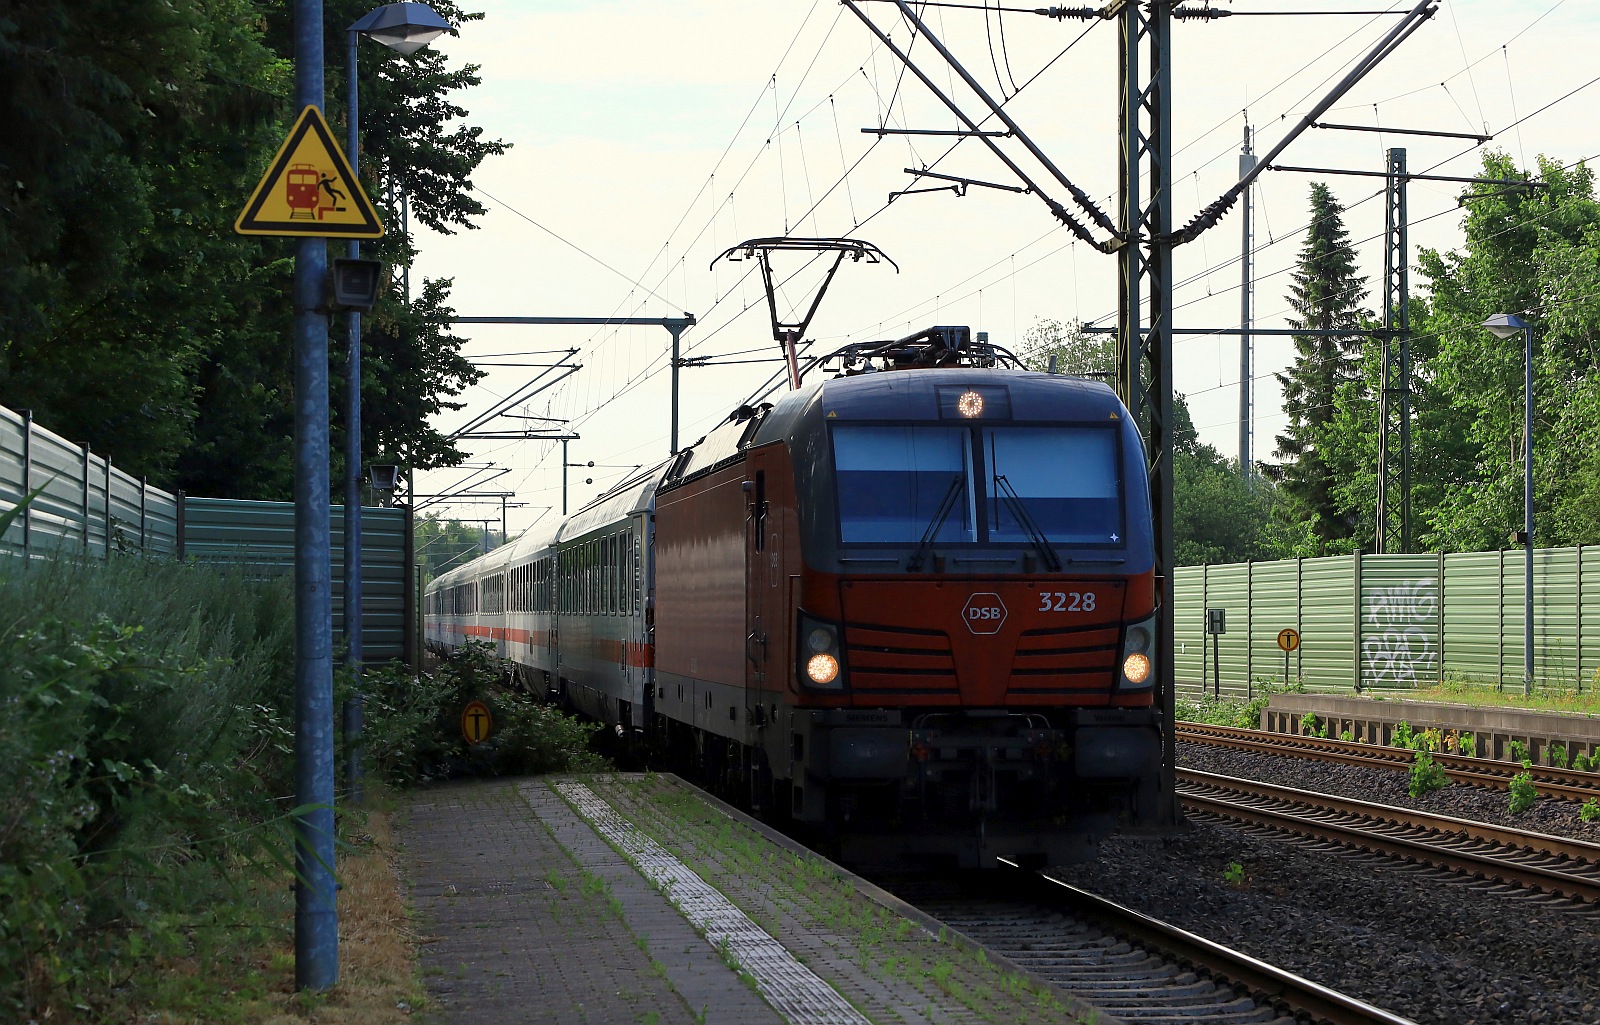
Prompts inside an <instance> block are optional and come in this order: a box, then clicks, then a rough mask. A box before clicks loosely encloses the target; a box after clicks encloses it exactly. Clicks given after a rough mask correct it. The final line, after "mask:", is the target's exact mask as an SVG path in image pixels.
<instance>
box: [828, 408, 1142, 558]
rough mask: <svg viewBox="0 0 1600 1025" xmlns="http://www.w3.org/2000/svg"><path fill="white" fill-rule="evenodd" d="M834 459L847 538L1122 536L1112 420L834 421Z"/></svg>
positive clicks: (1089, 541) (1080, 541)
mask: <svg viewBox="0 0 1600 1025" xmlns="http://www.w3.org/2000/svg"><path fill="white" fill-rule="evenodd" d="M833 460H834V473H835V480H836V486H837V492H838V496H839V540H840V541H841V542H842V543H844V544H917V543H919V542H920V541H922V539H923V538H924V537H926V536H929V535H930V534H931V537H932V539H933V541H934V542H936V543H941V544H951V543H961V542H968V543H973V542H979V543H982V542H989V543H997V544H1009V543H1023V544H1025V543H1027V542H1028V541H1029V540H1030V535H1031V530H1037V531H1038V532H1039V533H1040V534H1042V535H1043V536H1044V537H1045V538H1046V539H1047V540H1049V541H1051V542H1054V543H1057V544H1074V545H1117V544H1119V543H1121V542H1122V539H1123V507H1122V505H1123V503H1122V488H1121V474H1120V473H1119V469H1118V451H1117V434H1116V431H1115V429H1114V428H1111V427H1098V426H1095V427H1066V426H1037V427H1035V426H1010V425H1008V426H1004V427H999V426H988V425H984V426H978V425H974V426H972V427H954V426H944V425H940V426H932V425H925V424H916V425H896V426H867V425H859V426H857V425H848V426H846V425H839V426H837V427H835V428H834V430H833ZM980 509H981V510H982V513H983V515H982V516H981V517H980V516H979V515H978V512H979V510H980Z"/></svg>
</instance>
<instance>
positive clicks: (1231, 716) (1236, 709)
mask: <svg viewBox="0 0 1600 1025" xmlns="http://www.w3.org/2000/svg"><path fill="white" fill-rule="evenodd" d="M1269 696H1270V695H1268V694H1262V695H1261V696H1260V697H1258V698H1255V699H1254V700H1252V701H1240V700H1239V699H1237V698H1213V697H1211V696H1210V695H1209V694H1201V695H1199V696H1197V697H1194V698H1189V697H1184V696H1182V695H1180V696H1179V697H1178V699H1177V702H1176V715H1177V717H1178V718H1179V719H1182V720H1186V721H1188V722H1203V723H1208V724H1210V725H1212V726H1233V727H1235V728H1237V729H1242V730H1255V729H1260V728H1261V710H1262V709H1263V708H1265V707H1266V705H1267V699H1268V698H1269Z"/></svg>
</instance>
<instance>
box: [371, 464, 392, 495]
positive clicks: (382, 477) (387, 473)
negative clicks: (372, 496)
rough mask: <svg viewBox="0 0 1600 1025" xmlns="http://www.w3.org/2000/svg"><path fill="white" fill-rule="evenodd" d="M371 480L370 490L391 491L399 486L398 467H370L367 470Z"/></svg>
mask: <svg viewBox="0 0 1600 1025" xmlns="http://www.w3.org/2000/svg"><path fill="white" fill-rule="evenodd" d="M367 472H368V474H369V475H370V477H371V479H372V490H374V491H393V490H394V489H395V488H397V487H398V486H399V485H400V467H398V466H392V465H380V466H371V467H368V469H367Z"/></svg>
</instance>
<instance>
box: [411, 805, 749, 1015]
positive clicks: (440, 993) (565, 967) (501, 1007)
mask: <svg viewBox="0 0 1600 1025" xmlns="http://www.w3.org/2000/svg"><path fill="white" fill-rule="evenodd" d="M520 786H521V787H522V788H523V789H524V790H525V791H526V792H527V793H528V794H529V795H530V796H532V797H533V798H534V800H535V801H536V802H537V803H538V804H539V805H540V806H541V807H543V808H544V810H545V811H546V812H547V813H548V814H549V815H550V818H551V828H546V825H545V823H544V821H542V820H541V817H540V816H539V815H537V814H535V809H534V807H533V806H531V805H530V803H529V801H528V799H527V798H526V797H524V795H523V792H519V783H518V782H516V781H506V780H493V781H473V782H468V783H453V784H445V785H441V786H435V787H430V788H428V789H426V790H422V791H419V792H417V793H416V794H415V795H414V796H413V798H412V800H411V804H410V808H409V815H408V816H406V822H405V823H404V825H403V827H402V828H401V829H400V831H399V836H400V840H401V843H402V844H403V847H404V853H405V858H406V867H407V875H408V878H409V882H410V886H411V901H412V907H413V908H414V910H415V912H416V914H417V918H418V925H419V927H420V929H421V930H422V932H423V936H424V944H423V947H422V963H423V972H424V977H425V981H426V983H427V988H428V993H429V995H430V997H432V999H433V1001H434V1006H433V1008H432V1009H431V1010H432V1014H433V1017H434V1018H435V1019H436V1020H438V1021H441V1022H443V1023H444V1025H512V1023H523V1022H562V1023H567V1022H573V1023H596V1025H602V1023H603V1025H693V1023H695V1022H698V1021H704V1022H706V1023H708V1025H710V1023H733V1022H752V1023H766V1022H776V1021H777V1020H778V1019H777V1016H776V1015H775V1014H774V1013H773V1012H772V1011H771V1009H770V1008H768V1007H767V1006H766V1005H765V1004H764V1003H762V1002H761V1000H760V999H759V997H757V996H755V994H753V993H751V992H750V991H749V990H748V989H746V988H745V986H744V984H743V983H742V982H741V981H740V980H739V979H738V977H737V976H736V975H735V974H734V972H732V971H731V970H730V969H728V968H727V967H725V966H724V965H723V964H722V963H721V962H720V961H718V960H717V957H716V952H715V951H713V950H712V949H711V948H710V947H709V945H707V944H706V942H705V941H704V940H702V939H701V938H700V937H698V936H696V935H695V933H694V931H693V930H692V929H690V928H689V926H688V923H686V922H684V921H683V919H682V917H681V916H680V915H678V913H677V911H676V910H675V909H673V908H672V907H671V905H669V904H667V902H666V900H665V898H663V897H661V896H660V895H659V894H657V893H655V892H654V890H652V889H650V888H649V887H648V886H647V884H645V883H644V881H643V880H642V879H640V878H639V877H638V875H637V874H636V873H634V872H633V870H632V868H630V867H628V866H627V865H626V863H624V862H622V860H621V859H620V858H618V857H617V855H616V854H615V853H614V852H613V851H612V850H611V849H610V848H609V847H607V846H606V845H605V844H604V843H603V842H602V841H600V840H599V839H598V838H597V837H596V836H595V835H594V833H593V831H592V830H589V829H588V827H587V826H584V825H583V824H582V823H581V821H579V820H578V819H577V818H576V817H575V816H573V815H572V814H571V812H570V811H568V810H567V809H566V806H565V805H563V804H561V802H560V801H559V800H556V799H555V798H554V797H553V796H552V797H550V798H549V800H545V799H544V798H542V797H540V796H539V795H540V793H541V792H542V793H543V794H546V795H548V791H547V790H544V789H543V787H542V785H541V784H528V783H523V784H521V785H520ZM584 834H587V836H586V837H585V836H584ZM560 837H564V838H565V839H566V840H568V841H571V842H572V843H573V844H575V849H574V850H573V854H577V855H578V857H579V858H581V859H583V861H584V864H579V863H578V861H575V860H574V858H573V856H572V854H569V853H568V850H567V849H564V848H563V846H562V842H561V841H560V839H558V838H560ZM624 870H625V871H624ZM629 875H631V876H632V879H631V880H629V879H628V878H627V877H628V876H629ZM635 886H636V887H637V888H639V889H642V890H643V891H644V892H643V893H639V892H635ZM612 898H615V900H613V899H612ZM674 919H675V920H676V921H675V922H674ZM636 929H637V931H635V930H636ZM641 940H642V941H643V942H642V943H641ZM708 962H709V964H708ZM702 1009H704V1010H703V1011H702ZM763 1012H764V1015H763ZM702 1013H703V1017H702V1016H701V1015H702Z"/></svg>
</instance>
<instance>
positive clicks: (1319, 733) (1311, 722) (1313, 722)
mask: <svg viewBox="0 0 1600 1025" xmlns="http://www.w3.org/2000/svg"><path fill="white" fill-rule="evenodd" d="M1318 723H1321V725H1320V726H1319V725H1318ZM1300 732H1302V733H1304V734H1305V735H1306V736H1308V737H1320V738H1322V739H1323V740H1327V739H1328V724H1327V723H1323V722H1322V721H1321V720H1320V719H1318V718H1317V713H1315V712H1307V713H1306V714H1305V715H1302V716H1301V717H1300Z"/></svg>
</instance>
